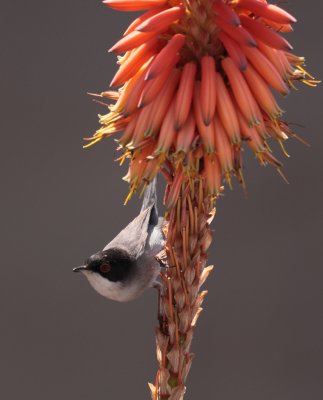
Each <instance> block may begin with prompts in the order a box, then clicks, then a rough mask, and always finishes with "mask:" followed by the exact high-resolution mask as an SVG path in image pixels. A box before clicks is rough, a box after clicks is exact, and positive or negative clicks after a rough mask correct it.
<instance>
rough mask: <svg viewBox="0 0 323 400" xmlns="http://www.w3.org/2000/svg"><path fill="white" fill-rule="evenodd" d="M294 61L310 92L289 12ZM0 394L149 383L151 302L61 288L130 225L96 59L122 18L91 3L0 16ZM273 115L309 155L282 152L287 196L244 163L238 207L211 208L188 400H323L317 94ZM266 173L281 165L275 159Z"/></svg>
mask: <svg viewBox="0 0 323 400" xmlns="http://www.w3.org/2000/svg"><path fill="white" fill-rule="evenodd" d="M286 7H287V8H288V9H289V10H290V11H292V12H293V13H294V14H295V16H296V17H297V18H298V19H299V20H300V23H299V24H297V25H296V31H295V33H294V34H293V35H292V38H291V40H292V43H293V44H294V45H295V52H296V53H297V54H300V55H305V56H306V57H307V59H308V68H309V70H310V71H311V72H312V73H313V74H315V75H317V76H319V75H321V77H322V72H321V70H322V69H321V68H320V66H322V54H323V52H322V30H321V28H322V26H321V25H322V23H321V21H322V7H323V6H322V5H321V3H319V2H317V1H314V0H312V1H309V2H306V3H304V1H303V0H293V1H291V2H290V3H289V4H288V5H287V6H286ZM0 18H1V23H0V30H1V32H0V41H1V60H2V61H1V70H2V72H1V91H0V96H1V115H2V116H1V122H0V123H1V143H0V145H1V146H0V148H1V150H0V151H1V158H0V160H1V169H0V173H1V175H2V179H1V182H2V194H1V203H2V204H1V231H2V237H1V247H2V251H1V268H0V296H1V299H0V309H1V313H0V315H1V330H0V332H1V340H0V346H1V353H0V354H1V356H0V368H1V374H0V376H1V385H0V397H1V398H3V399H6V400H16V399H21V398H24V399H33V400H40V399H42V400H43V399H46V400H54V399H55V400H57V399H78V400H88V399H96V400H100V399H112V398H113V399H125V398H129V397H130V396H131V398H133V399H143V398H148V397H149V396H148V390H147V381H148V380H150V381H153V380H154V377H155V371H156V362H155V350H154V335H153V328H154V326H155V324H156V293H154V291H153V290H151V291H150V292H147V293H146V294H145V295H144V296H143V297H142V298H140V299H138V300H137V301H135V302H133V303H128V304H117V303H113V302H109V301H106V300H105V299H104V298H101V297H100V296H98V295H97V294H96V293H95V292H94V291H93V290H92V289H91V288H90V286H89V285H88V284H87V283H86V281H85V279H82V277H81V276H76V275H74V274H73V273H72V267H74V266H76V265H78V264H80V263H82V262H83V260H84V259H85V258H86V257H87V256H88V255H89V254H91V253H93V252H95V251H97V250H98V249H100V248H102V247H103V245H104V244H105V243H106V242H107V241H108V240H110V239H111V238H112V237H113V235H115V234H116V233H117V232H118V230H119V229H120V228H121V227H123V226H124V225H125V224H126V223H127V222H128V221H129V219H130V218H132V217H133V216H134V215H135V213H136V212H137V210H138V206H139V203H138V201H137V200H136V199H135V198H134V199H133V200H132V201H131V203H130V204H129V206H127V207H123V206H122V203H123V199H124V197H125V196H126V194H127V185H126V184H125V183H124V182H123V181H122V180H121V176H123V175H124V173H125V170H124V169H123V170H120V168H119V167H118V165H117V164H116V163H114V162H113V159H114V157H115V146H114V142H113V141H112V140H110V141H108V140H106V141H104V142H102V143H101V144H99V145H96V146H95V147H93V148H92V149H90V150H88V151H85V150H82V148H81V145H82V140H81V139H82V137H83V136H88V135H89V134H90V133H91V132H93V130H94V129H95V128H96V127H97V126H98V125H97V119H96V114H98V113H99V112H102V108H101V107H99V106H97V105H96V104H94V103H92V102H91V99H90V98H89V97H87V96H86V94H85V92H86V91H100V90H101V89H104V88H106V87H107V84H108V83H109V82H110V80H111V78H112V75H113V72H114V71H115V68H116V67H115V56H114V55H111V54H107V52H106V49H108V48H109V47H110V46H111V45H112V44H113V43H114V42H115V41H116V40H117V38H119V37H120V36H121V33H122V32H123V30H124V29H125V27H126V25H127V23H129V22H130V21H131V20H132V19H133V16H131V15H128V14H127V15H126V14H122V13H117V12H114V11H111V10H108V9H106V8H105V7H104V6H103V5H102V4H100V1H93V0H91V1H90V0H88V1H84V0H83V1H80V0H78V1H76V0H69V1H62V0H56V1H44V0H42V1H40V0H34V1H32V2H27V1H21V0H16V1H14V2H13V1H12V2H9V1H7V2H2V4H1V17H0ZM282 104H283V107H284V108H285V109H288V114H287V117H286V118H287V119H288V120H289V121H292V122H298V123H301V124H303V125H304V126H305V128H303V129H302V128H297V132H298V133H300V134H301V135H303V136H304V137H306V139H308V140H309V141H310V142H311V144H312V147H311V148H310V149H308V148H306V147H303V146H302V145H301V144H299V143H297V142H292V141H290V143H288V144H287V148H288V151H289V152H290V154H291V155H292V157H291V158H290V159H289V160H284V161H285V172H286V174H287V176H288V178H289V180H290V182H291V185H289V186H288V185H285V184H284V183H283V181H282V180H281V179H280V178H279V177H278V176H277V175H276V173H275V171H274V170H272V169H270V168H260V167H258V165H257V164H256V162H255V160H254V159H253V157H252V156H249V157H248V165H247V168H246V177H247V183H248V190H249V198H248V199H247V200H245V199H244V196H243V194H242V192H241V190H240V189H239V188H238V186H236V187H235V189H234V191H232V192H229V191H227V192H226V195H225V197H223V198H222V199H221V200H220V201H219V203H218V215H217V217H216V219H215V223H214V229H215V238H214V244H213V246H212V248H211V251H210V263H214V264H215V266H216V269H215V272H214V273H213V274H212V276H211V278H210V279H209V281H208V282H207V284H206V287H207V288H208V289H209V295H208V297H207V300H206V302H205V311H204V312H203V314H202V316H201V318H200V320H199V323H198V329H197V330H196V335H195V341H194V345H193V350H194V351H195V352H196V359H195V362H194V364H193V368H192V370H191V374H190V377H189V381H188V393H187V399H188V400H189V399H201V398H204V399H211V398H212V399H213V398H215V399H221V400H233V399H237V398H239V399H240V400H244V399H248V400H259V399H261V400H273V399H275V400H287V399H288V400H289V399H290V400H303V399H310V400H316V399H322V398H323V381H322V376H323V341H322V337H323V321H322V319H323V316H322V300H323V292H322V279H323V272H322V245H323V244H322V205H321V204H322V199H323V196H322V149H323V147H322V146H323V139H322V124H323V119H322V90H321V88H319V89H316V90H315V89H313V90H311V89H309V88H307V87H305V86H300V91H299V92H298V93H295V92H293V93H292V95H291V96H290V97H289V98H288V99H287V100H285V101H282ZM280 158H282V159H283V156H282V155H281V156H280Z"/></svg>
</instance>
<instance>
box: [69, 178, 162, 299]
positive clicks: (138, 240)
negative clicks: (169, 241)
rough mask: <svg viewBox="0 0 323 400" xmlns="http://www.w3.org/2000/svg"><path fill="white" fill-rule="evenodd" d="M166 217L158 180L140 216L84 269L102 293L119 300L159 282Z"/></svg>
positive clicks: (145, 198) (90, 260)
mask: <svg viewBox="0 0 323 400" xmlns="http://www.w3.org/2000/svg"><path fill="white" fill-rule="evenodd" d="M162 224H163V219H162V218H158V211H157V194H156V179H154V180H153V182H152V183H151V184H150V185H149V186H147V188H146V190H145V193H144V197H143V201H142V207H141V211H140V213H139V215H138V216H137V217H136V218H135V219H134V220H133V221H131V222H130V223H129V224H128V225H127V226H126V227H125V228H124V229H123V230H122V231H121V232H120V233H119V234H118V235H117V236H116V237H115V238H114V239H113V240H112V241H111V242H109V243H108V244H107V245H106V246H105V247H104V249H103V250H102V251H100V252H98V253H96V254H94V255H92V256H91V257H90V258H89V260H88V261H87V263H86V265H85V266H82V267H78V268H75V269H74V271H82V272H83V273H84V274H85V276H86V277H87V279H88V280H89V282H90V284H91V285H92V286H93V288H94V289H95V290H96V291H97V292H99V293H100V294H101V295H103V296H105V297H107V298H109V299H112V300H117V301H129V300H132V299H134V298H136V297H138V296H139V295H140V294H141V293H142V292H143V291H144V290H145V289H147V288H148V287H151V286H153V285H154V283H155V282H156V279H157V276H158V274H159V269H160V267H159V263H158V262H157V261H156V259H155V256H156V254H158V253H159V252H160V251H161V249H162V248H163V245H164V237H163V233H162V229H161V228H162Z"/></svg>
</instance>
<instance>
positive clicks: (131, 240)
mask: <svg viewBox="0 0 323 400" xmlns="http://www.w3.org/2000/svg"><path fill="white" fill-rule="evenodd" d="M152 210H153V206H150V207H149V208H146V209H145V210H144V211H142V212H141V213H140V214H139V215H138V216H137V217H136V218H135V219H134V220H133V221H131V222H130V224H129V225H127V226H126V227H125V228H124V229H123V230H122V231H121V232H120V233H119V234H118V235H117V236H116V237H115V238H114V239H113V240H112V241H111V242H110V243H108V244H107V245H106V246H105V248H104V249H103V250H108V249H111V248H116V247H117V248H122V249H124V250H126V251H127V252H128V253H129V255H130V256H131V257H133V258H135V259H137V258H138V257H140V256H141V255H142V254H143V252H144V249H145V246H146V242H147V237H148V228H149V220H150V217H151V213H152Z"/></svg>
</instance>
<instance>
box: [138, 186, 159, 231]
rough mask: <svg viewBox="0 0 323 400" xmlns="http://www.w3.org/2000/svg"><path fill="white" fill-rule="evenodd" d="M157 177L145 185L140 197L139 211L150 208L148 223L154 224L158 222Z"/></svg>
mask: <svg viewBox="0 0 323 400" xmlns="http://www.w3.org/2000/svg"><path fill="white" fill-rule="evenodd" d="M156 186H157V178H154V180H153V181H152V182H151V183H150V184H149V185H148V186H147V188H146V190H145V193H144V197H143V199H142V206H141V211H144V210H146V209H147V208H151V214H150V221H149V222H150V224H154V225H156V224H157V223H158V210H157V191H156Z"/></svg>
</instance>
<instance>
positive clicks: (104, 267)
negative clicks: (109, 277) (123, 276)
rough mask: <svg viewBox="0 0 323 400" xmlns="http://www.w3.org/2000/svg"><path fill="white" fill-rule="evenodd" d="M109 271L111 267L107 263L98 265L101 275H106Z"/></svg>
mask: <svg viewBox="0 0 323 400" xmlns="http://www.w3.org/2000/svg"><path fill="white" fill-rule="evenodd" d="M110 269H111V265H110V264H109V263H107V262H104V263H103V264H101V265H100V272H101V273H102V274H106V273H107V272H109V271H110Z"/></svg>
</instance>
